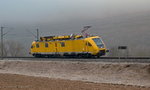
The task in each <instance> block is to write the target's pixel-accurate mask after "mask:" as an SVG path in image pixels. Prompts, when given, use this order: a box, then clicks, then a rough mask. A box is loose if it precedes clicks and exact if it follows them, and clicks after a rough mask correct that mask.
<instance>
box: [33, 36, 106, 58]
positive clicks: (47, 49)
mask: <svg viewBox="0 0 150 90" xmlns="http://www.w3.org/2000/svg"><path fill="white" fill-rule="evenodd" d="M107 51H108V50H107V49H106V46H105V44H104V42H103V41H102V39H101V37H99V36H86V37H84V36H83V35H68V36H47V37H40V40H37V41H33V42H32V46H31V49H30V54H32V55H33V56H34V57H56V56H63V57H68V56H69V57H70V56H71V57H72V56H73V57H100V56H103V55H105V54H106V52H107Z"/></svg>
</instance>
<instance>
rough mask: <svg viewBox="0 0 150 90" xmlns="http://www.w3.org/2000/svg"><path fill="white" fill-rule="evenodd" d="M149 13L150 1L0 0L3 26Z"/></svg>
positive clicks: (0, 20)
mask: <svg viewBox="0 0 150 90" xmlns="http://www.w3.org/2000/svg"><path fill="white" fill-rule="evenodd" d="M141 11H142V12H143V11H145V12H146V11H150V0H0V24H7V23H9V24H10V23H43V22H44V23H47V22H49V23H57V22H66V21H70V20H74V19H75V20H76V19H79V20H80V19H101V18H105V17H106V18H107V17H113V16H117V15H122V14H133V13H135V12H141Z"/></svg>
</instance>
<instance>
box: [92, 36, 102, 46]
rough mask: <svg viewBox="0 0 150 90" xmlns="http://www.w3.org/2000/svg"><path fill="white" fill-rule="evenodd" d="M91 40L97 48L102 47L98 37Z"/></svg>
mask: <svg viewBox="0 0 150 90" xmlns="http://www.w3.org/2000/svg"><path fill="white" fill-rule="evenodd" d="M93 41H94V42H95V44H96V45H97V46H98V47H99V48H104V44H103V42H102V40H101V39H100V38H93Z"/></svg>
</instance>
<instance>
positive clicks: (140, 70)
mask: <svg viewBox="0 0 150 90" xmlns="http://www.w3.org/2000/svg"><path fill="white" fill-rule="evenodd" d="M0 73H1V74H4V75H1V76H0V77H1V78H2V77H3V76H6V77H4V78H6V80H9V79H7V78H8V77H10V78H12V77H11V76H13V77H14V79H10V80H12V82H13V81H14V80H18V78H19V77H20V76H18V75H26V76H32V77H41V78H44V77H45V78H46V79H44V80H41V81H39V82H37V85H36V86H40V85H39V84H38V83H42V84H41V87H42V86H45V85H47V86H48V85H49V84H46V82H48V81H49V79H54V81H53V82H56V81H64V80H74V81H78V82H77V83H80V82H79V81H81V82H82V81H83V82H93V83H91V84H94V83H107V84H100V86H101V85H102V86H103V85H104V86H105V85H107V86H108V88H109V85H110V87H112V86H114V85H113V84H116V85H117V87H118V86H119V87H120V85H121V86H122V85H124V86H129V85H130V86H139V87H150V64H149V63H120V62H118V63H110V62H109V63H106V62H79V61H33V60H31V61H25V60H24V61H23V60H3V61H0ZM6 73H7V74H6ZM5 74H6V75H5ZM9 74H10V75H9ZM12 74H17V75H12ZM22 78H24V77H22ZM26 78H27V80H28V78H30V77H26ZM26 78H25V79H21V78H20V79H19V80H20V81H22V83H23V82H24V81H26ZM48 78H49V79H48ZM31 80H32V79H31ZM36 80H40V78H35V81H36ZM47 80H48V81H47ZM20 81H18V82H20ZM43 81H44V82H43ZM8 82H9V81H8ZM12 82H10V83H12ZM27 82H28V81H27ZM32 82H34V80H33V81H30V79H29V85H30V83H32ZM49 82H50V81H49ZM65 82H66V81H65ZM68 82H69V83H68ZM71 82H72V81H67V83H68V84H70V83H71ZM44 83H45V85H44ZM51 83H52V82H51ZM58 83H59V82H58ZM51 85H54V86H55V85H56V84H51ZM86 85H87V83H86ZM94 85H97V84H94ZM33 86H34V85H33ZM64 86H65V87H66V88H67V87H68V88H69V87H70V88H73V87H74V85H73V84H71V86H67V84H65V85H64ZM75 86H77V87H78V88H82V86H80V84H79V85H76V84H75ZM88 86H89V83H88V85H87V86H85V87H84V88H86V87H88ZM98 86H99V85H98ZM107 86H106V88H107ZM124 86H123V87H124ZM57 87H58V86H57ZM91 87H92V86H91ZM96 87H97V86H96ZM123 87H121V88H123ZM108 88H107V89H108ZM129 88H130V87H129ZM39 90H43V89H39ZM71 90H72V89H71ZM89 90H91V89H89ZM102 90H104V89H102ZM108 90H112V89H108ZM114 90H116V89H114ZM118 90H119V89H118ZM132 90H133V89H132ZM149 90H150V89H149Z"/></svg>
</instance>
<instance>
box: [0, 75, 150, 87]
mask: <svg viewBox="0 0 150 90" xmlns="http://www.w3.org/2000/svg"><path fill="white" fill-rule="evenodd" d="M0 90H150V88H148V87H147V88H146V87H139V86H130V85H115V84H100V83H90V82H83V81H71V80H62V79H49V78H43V77H32V76H24V75H16V74H0Z"/></svg>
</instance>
